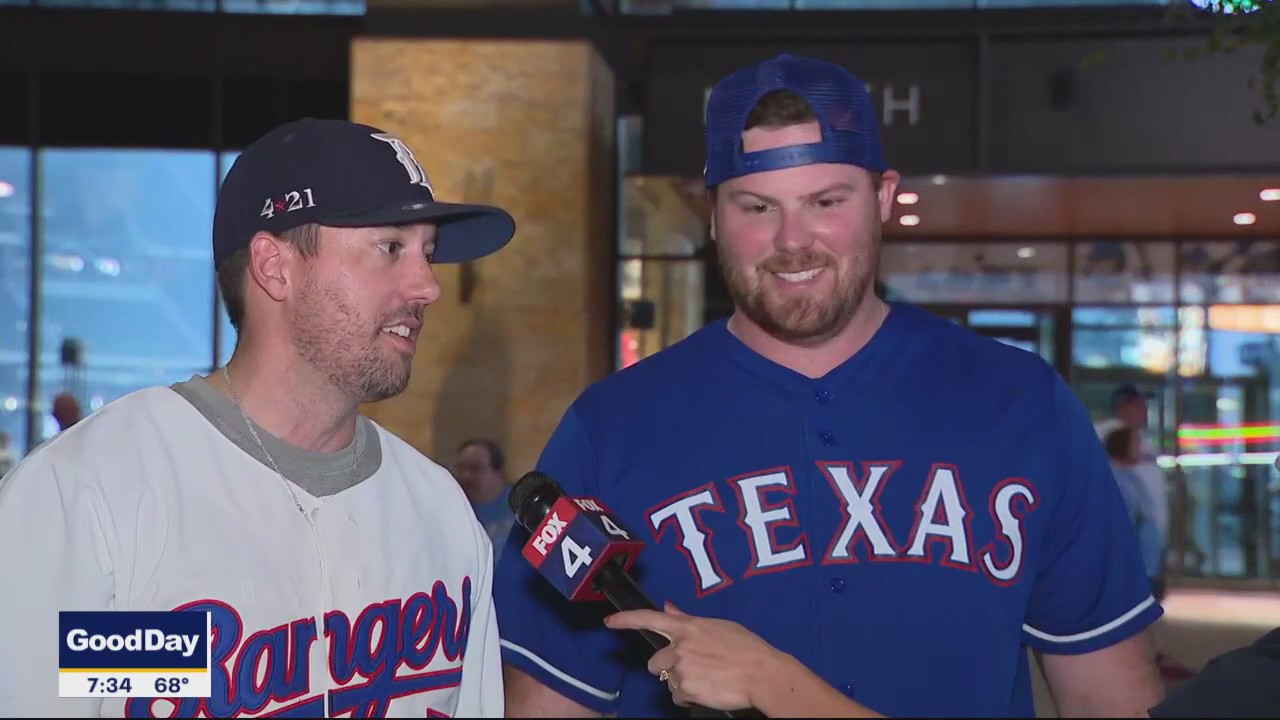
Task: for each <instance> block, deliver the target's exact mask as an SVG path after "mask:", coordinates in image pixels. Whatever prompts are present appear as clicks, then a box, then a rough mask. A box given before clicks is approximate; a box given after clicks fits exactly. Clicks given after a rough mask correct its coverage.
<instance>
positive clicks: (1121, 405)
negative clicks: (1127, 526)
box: [1098, 384, 1169, 600]
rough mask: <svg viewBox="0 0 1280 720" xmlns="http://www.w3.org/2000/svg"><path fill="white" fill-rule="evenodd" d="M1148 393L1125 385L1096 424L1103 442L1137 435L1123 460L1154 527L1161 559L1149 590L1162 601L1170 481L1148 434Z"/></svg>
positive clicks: (1115, 391)
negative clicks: (1125, 432) (1119, 433)
mask: <svg viewBox="0 0 1280 720" xmlns="http://www.w3.org/2000/svg"><path fill="white" fill-rule="evenodd" d="M1150 397H1151V395H1150V393H1147V392H1143V391H1142V390H1140V389H1138V387H1137V386H1136V385H1133V384H1125V385H1121V386H1119V387H1117V388H1116V389H1115V390H1114V391H1113V392H1112V393H1111V412H1112V417H1110V418H1108V419H1107V420H1104V421H1103V422H1101V423H1099V425H1098V438H1099V440H1102V441H1103V444H1104V445H1105V444H1106V438H1107V437H1108V436H1109V435H1110V434H1111V432H1112V431H1114V430H1117V429H1120V428H1127V429H1129V430H1132V431H1133V434H1134V435H1136V438H1135V439H1134V442H1136V446H1135V448H1136V449H1135V450H1134V455H1133V456H1132V457H1129V458H1128V460H1126V465H1125V468H1126V470H1125V472H1126V474H1128V475H1131V476H1132V477H1133V478H1134V479H1135V480H1136V481H1137V482H1139V483H1140V484H1141V485H1142V486H1143V488H1144V492H1143V493H1142V494H1143V496H1145V497H1146V498H1147V502H1146V503H1145V505H1144V508H1143V516H1144V518H1145V519H1146V521H1147V522H1149V523H1151V525H1152V526H1153V528H1152V529H1153V531H1154V532H1153V536H1154V538H1155V541H1157V542H1158V543H1159V551H1158V552H1159V558H1160V562H1159V564H1158V566H1157V568H1156V574H1155V575H1154V576H1153V580H1152V593H1153V594H1154V595H1155V597H1156V599H1157V600H1164V594H1165V563H1166V555H1167V551H1168V547H1169V483H1168V478H1167V477H1166V475H1165V472H1164V469H1163V468H1161V467H1160V464H1159V462H1158V461H1157V456H1158V452H1157V448H1156V447H1155V445H1154V444H1153V443H1152V442H1151V437H1150V435H1149V434H1148V427H1149V414H1150V409H1149V404H1148V399H1149V398H1150Z"/></svg>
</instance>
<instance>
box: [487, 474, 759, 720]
mask: <svg viewBox="0 0 1280 720" xmlns="http://www.w3.org/2000/svg"><path fill="white" fill-rule="evenodd" d="M507 504H508V505H509V506H510V507H511V512H512V513H513V514H514V515H515V518H516V522H518V523H520V526H521V527H523V528H525V529H526V530H528V531H529V539H528V541H526V542H525V545H524V548H523V549H522V550H521V554H522V555H524V558H525V560H527V561H528V562H529V564H530V565H533V567H534V568H536V569H537V570H538V572H539V573H541V574H542V576H543V577H545V578H546V579H547V580H549V581H550V582H551V584H552V585H555V587H556V589H557V590H559V591H560V594H562V595H564V596H565V597H567V598H568V599H569V600H570V601H575V602H576V601H584V600H608V601H609V602H610V603H612V604H613V605H614V607H616V608H618V609H619V610H658V609H659V608H658V606H657V604H655V603H654V602H653V600H650V599H649V597H648V596H647V595H645V593H644V590H642V589H641V588H640V585H639V584H638V583H636V581H635V579H633V578H632V577H631V573H630V572H629V571H630V570H631V567H632V566H633V565H634V564H635V560H636V556H637V555H639V554H640V551H641V550H642V549H643V548H644V542H643V541H642V540H640V539H639V538H637V537H636V536H635V534H634V533H632V532H631V530H630V529H629V528H627V527H626V525H624V524H623V523H622V521H621V520H619V519H618V518H617V516H615V515H614V514H613V513H612V512H611V511H610V510H609V509H608V508H607V507H606V506H605V504H604V503H603V502H601V501H600V500H599V499H597V498H589V497H575V498H570V497H569V496H567V495H565V493H564V489H563V488H561V487H560V483H558V482H556V481H555V480H554V479H552V478H551V477H550V476H548V475H545V474H543V473H541V472H538V471H536V470H534V471H531V472H527V473H525V474H524V475H523V476H521V478H520V480H519V481H518V482H517V483H516V484H515V485H514V486H513V487H512V488H511V492H510V494H509V495H508V496H507ZM638 632H639V633H640V634H641V635H642V636H643V637H644V639H645V640H646V641H648V643H649V644H650V645H652V646H653V648H654V649H655V650H660V649H662V648H664V647H666V646H668V645H670V644H671V641H670V640H668V639H667V638H666V636H665V635H661V634H659V633H655V632H651V631H649V630H639V631H638ZM693 714H694V716H695V717H744V718H760V717H764V716H763V715H762V714H761V713H760V712H759V711H757V710H755V709H754V708H751V709H747V710H729V711H723V712H721V711H713V710H709V709H707V708H703V707H695V708H694V713H693Z"/></svg>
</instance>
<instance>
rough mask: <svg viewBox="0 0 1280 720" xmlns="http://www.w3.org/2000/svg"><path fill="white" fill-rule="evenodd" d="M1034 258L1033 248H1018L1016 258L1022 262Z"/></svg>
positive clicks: (1034, 251)
mask: <svg viewBox="0 0 1280 720" xmlns="http://www.w3.org/2000/svg"><path fill="white" fill-rule="evenodd" d="M1035 256H1036V249H1035V248H1033V247H1022V248H1018V257H1020V258H1022V259H1023V260H1030V259H1031V258H1033V257H1035Z"/></svg>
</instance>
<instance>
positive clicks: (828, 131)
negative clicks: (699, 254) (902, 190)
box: [703, 55, 889, 188]
mask: <svg viewBox="0 0 1280 720" xmlns="http://www.w3.org/2000/svg"><path fill="white" fill-rule="evenodd" d="M775 90H790V91H792V92H794V93H796V94H797V95H799V96H800V97H802V98H804V100H805V101H806V102H808V103H809V106H810V107H811V108H812V109H813V114H814V115H816V116H817V118H818V124H819V126H821V128H822V141H821V142H817V143H812V144H807V145H794V146H791V147H782V148H774V149H770V150H760V151H757V152H751V153H747V152H743V150H742V133H743V131H744V130H746V125H747V116H748V115H750V114H751V111H752V110H753V109H754V108H755V106H756V103H758V102H759V101H760V98H761V97H763V96H764V95H765V94H766V93H770V92H773V91H775ZM706 141H707V164H706V168H705V170H704V171H703V175H704V181H705V182H706V185H707V187H708V188H712V187H715V186H716V185H719V184H720V183H722V182H724V181H725V180H732V179H733V178H736V177H742V176H743V175H750V174H752V173H758V172H766V171H769V170H779V169H782V168H789V167H796V166H799V165H814V164H817V163H838V164H842V165H857V166H859V167H862V168H866V169H867V170H870V171H873V172H877V171H878V172H883V171H885V170H888V169H889V166H888V163H886V162H885V158H884V151H883V149H881V147H880V123H879V121H878V118H877V117H876V110H875V106H874V105H872V103H871V96H870V94H868V93H867V85H866V83H864V82H863V81H862V80H860V79H859V78H858V77H856V76H855V75H854V74H853V73H851V72H849V71H848V70H846V69H845V68H843V67H841V66H839V65H836V64H834V63H829V62H826V61H825V60H815V59H813V58H807V57H799V56H796V55H779V56H777V57H775V58H772V59H769V60H765V61H763V62H760V63H757V64H755V65H751V66H748V67H745V68H742V69H741V70H738V71H735V72H734V73H732V74H731V75H728V76H726V77H725V78H724V79H722V80H721V81H720V82H719V83H717V84H716V86H715V87H714V88H712V89H711V96H710V97H709V98H708V99H707V114H706Z"/></svg>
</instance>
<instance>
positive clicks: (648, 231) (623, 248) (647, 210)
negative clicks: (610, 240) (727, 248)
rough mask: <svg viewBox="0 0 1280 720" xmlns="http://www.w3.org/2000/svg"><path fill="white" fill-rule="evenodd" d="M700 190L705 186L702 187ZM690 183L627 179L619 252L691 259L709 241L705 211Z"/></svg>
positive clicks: (655, 178) (627, 254)
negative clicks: (699, 204)
mask: <svg viewBox="0 0 1280 720" xmlns="http://www.w3.org/2000/svg"><path fill="white" fill-rule="evenodd" d="M698 187H701V186H700V185H699V186H698ZM691 188H692V186H691V185H690V183H688V182H686V181H684V180H679V179H675V178H665V177H630V178H626V179H624V180H623V185H622V203H623V205H622V216H621V223H620V225H621V227H619V229H618V239H619V246H618V253H619V254H620V255H622V256H624V257H637V256H644V255H676V256H680V257H689V256H692V255H694V254H696V253H697V252H698V250H699V249H700V248H701V247H702V246H703V245H704V244H705V242H706V238H707V222H706V221H705V220H704V219H703V217H704V215H703V214H702V213H703V212H704V210H702V209H701V208H699V207H698V205H697V202H698V197H699V196H698V194H697V192H696V191H695V190H692V189H691Z"/></svg>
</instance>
